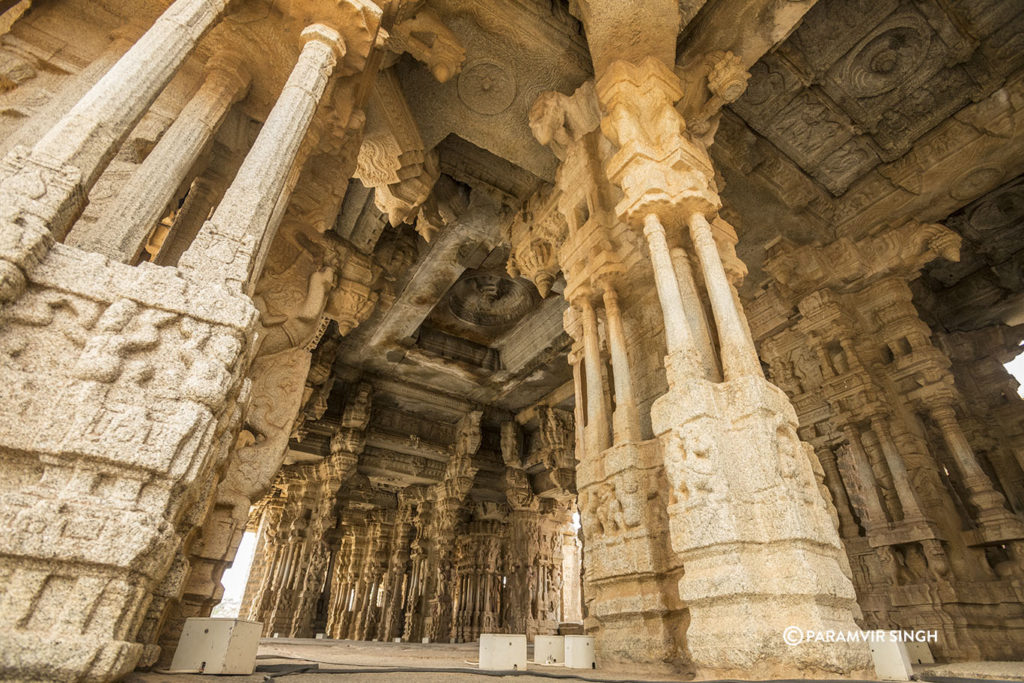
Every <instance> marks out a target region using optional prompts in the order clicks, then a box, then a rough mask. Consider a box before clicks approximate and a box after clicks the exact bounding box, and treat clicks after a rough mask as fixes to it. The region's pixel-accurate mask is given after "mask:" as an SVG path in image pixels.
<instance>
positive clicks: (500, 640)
mask: <svg viewBox="0 0 1024 683" xmlns="http://www.w3.org/2000/svg"><path fill="white" fill-rule="evenodd" d="M480 668H481V669H486V670H488V671H525V670H526V634H525V633H523V634H519V633H515V634H508V633H481V634H480Z"/></svg>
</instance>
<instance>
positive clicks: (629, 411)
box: [604, 283, 640, 443]
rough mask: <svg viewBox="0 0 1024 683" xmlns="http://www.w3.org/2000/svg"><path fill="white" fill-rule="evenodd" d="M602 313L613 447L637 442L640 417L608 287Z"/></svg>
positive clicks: (618, 314)
mask: <svg viewBox="0 0 1024 683" xmlns="http://www.w3.org/2000/svg"><path fill="white" fill-rule="evenodd" d="M604 311H605V319H606V320H607V322H608V350H609V351H610V353H611V357H612V370H613V372H614V375H613V377H614V384H615V412H614V413H613V414H612V432H613V434H614V437H615V443H622V442H623V441H638V440H639V439H640V416H639V414H638V413H637V409H636V397H635V396H634V395H633V377H632V375H631V373H630V371H629V358H628V357H627V355H626V332H625V329H624V328H623V326H622V311H620V310H619V298H618V295H617V294H616V293H615V288H614V286H613V285H612V284H611V283H605V286H604Z"/></svg>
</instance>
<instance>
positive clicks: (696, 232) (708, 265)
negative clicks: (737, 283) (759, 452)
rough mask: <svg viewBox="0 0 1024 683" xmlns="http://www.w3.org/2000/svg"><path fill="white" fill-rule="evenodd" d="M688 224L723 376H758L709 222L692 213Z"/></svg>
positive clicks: (747, 334) (754, 356)
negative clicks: (711, 312)
mask: <svg viewBox="0 0 1024 683" xmlns="http://www.w3.org/2000/svg"><path fill="white" fill-rule="evenodd" d="M689 224H690V239H691V240H692V241H693V248H694V250H695V251H696V252H697V259H698V260H699V261H700V266H701V270H702V271H703V273H704V284H705V285H706V287H707V291H708V298H709V299H710V300H711V310H712V311H713V312H714V314H715V325H716V327H717V328H718V344H719V350H720V352H721V354H722V370H723V371H724V373H725V378H726V380H730V379H735V378H737V377H742V376H744V375H756V376H760V375H761V363H760V361H759V360H758V358H757V351H756V350H755V349H754V344H753V342H752V341H751V339H750V332H749V330H748V329H747V326H746V322H745V321H743V320H742V315H743V314H742V312H741V311H740V310H739V307H738V305H737V302H736V300H735V299H734V298H733V291H732V285H731V284H730V283H729V278H728V276H726V274H725V268H724V267H723V266H722V259H721V256H719V253H718V246H717V245H716V244H715V238H714V237H713V236H712V234H711V225H710V224H709V223H708V220H707V218H705V217H704V214H702V213H694V214H692V215H691V216H690V218H689Z"/></svg>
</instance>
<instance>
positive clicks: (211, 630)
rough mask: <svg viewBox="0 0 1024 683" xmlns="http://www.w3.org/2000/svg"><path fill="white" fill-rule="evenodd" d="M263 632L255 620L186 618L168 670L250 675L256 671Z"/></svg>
mask: <svg viewBox="0 0 1024 683" xmlns="http://www.w3.org/2000/svg"><path fill="white" fill-rule="evenodd" d="M262 631H263V624H261V623H260V622H258V621H243V620H241V619H213V618H199V617H191V618H189V619H186V620H185V628H183V629H182V631H181V638H179V639H178V649H177V650H175V651H174V659H173V660H171V670H172V671H183V670H184V671H202V672H203V673H204V674H245V675H249V674H251V673H252V672H253V671H255V670H256V649H257V648H258V647H259V645H260V633H261V632H262Z"/></svg>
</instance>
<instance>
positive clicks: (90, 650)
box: [0, 632, 143, 681]
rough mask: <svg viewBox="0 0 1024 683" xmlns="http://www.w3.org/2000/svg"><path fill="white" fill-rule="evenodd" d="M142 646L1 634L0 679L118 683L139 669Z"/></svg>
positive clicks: (114, 642)
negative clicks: (115, 681)
mask: <svg viewBox="0 0 1024 683" xmlns="http://www.w3.org/2000/svg"><path fill="white" fill-rule="evenodd" d="M142 649H143V646H142V645H141V644H140V643H128V642H125V641H123V640H106V639H103V638H88V637H72V636H66V635H63V634H60V633H51V634H50V637H49V639H48V640H42V639H41V638H40V635H39V634H38V633H33V632H25V633H6V634H2V635H0V678H2V679H4V680H12V679H16V680H37V681H114V680H118V679H120V678H121V677H122V676H124V675H125V674H127V673H128V672H130V671H131V670H132V669H134V668H135V664H136V662H137V661H138V659H139V656H140V655H141V654H142Z"/></svg>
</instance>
